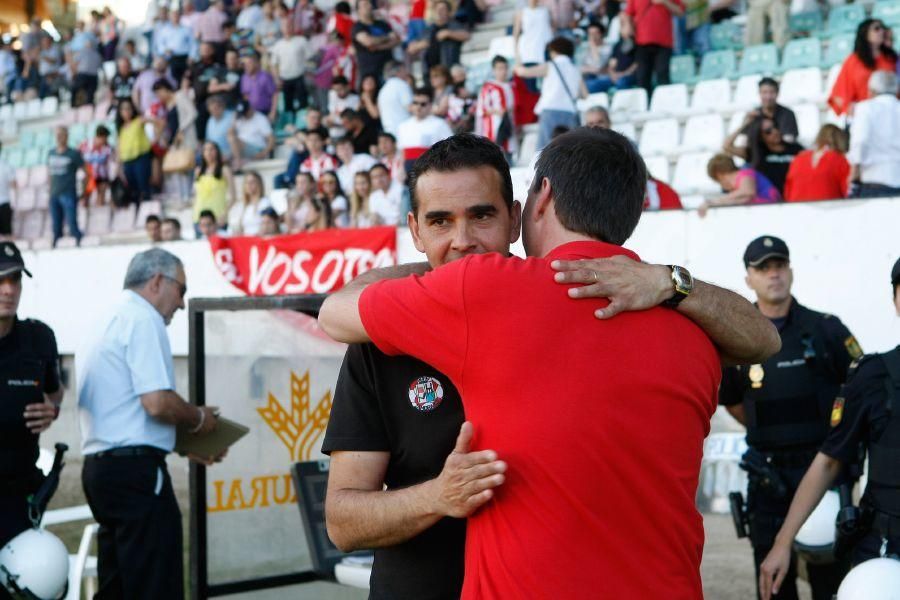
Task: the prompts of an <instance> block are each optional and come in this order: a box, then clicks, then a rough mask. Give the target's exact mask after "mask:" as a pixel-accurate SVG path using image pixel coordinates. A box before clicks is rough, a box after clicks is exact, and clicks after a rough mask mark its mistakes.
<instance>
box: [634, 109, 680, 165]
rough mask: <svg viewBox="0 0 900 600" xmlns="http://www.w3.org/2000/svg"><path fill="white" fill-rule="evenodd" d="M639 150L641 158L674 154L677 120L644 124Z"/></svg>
mask: <svg viewBox="0 0 900 600" xmlns="http://www.w3.org/2000/svg"><path fill="white" fill-rule="evenodd" d="M639 148H640V152H641V154H642V155H643V156H653V155H666V154H671V153H674V152H675V151H676V150H678V120H677V119H674V118H671V119H657V120H655V121H647V122H645V123H644V129H643V130H642V131H641V143H640V144H639Z"/></svg>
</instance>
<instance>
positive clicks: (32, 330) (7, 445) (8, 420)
mask: <svg viewBox="0 0 900 600" xmlns="http://www.w3.org/2000/svg"><path fill="white" fill-rule="evenodd" d="M16 271H21V272H23V273H25V274H26V275H28V276H29V277H30V276H31V274H30V273H29V272H28V271H27V270H26V269H25V267H24V264H23V263H22V257H21V254H19V251H18V249H17V248H16V247H15V245H13V244H12V243H9V242H4V243H0V278H2V277H5V276H6V275H9V274H10V273H13V272H16ZM59 386H60V382H59V354H58V352H57V350H56V338H55V337H54V335H53V331H52V330H51V329H50V328H49V327H47V326H46V325H45V324H43V323H41V322H40V321H35V320H32V319H26V320H19V319H18V318H16V320H15V321H14V323H13V326H12V329H11V330H10V332H9V333H8V334H7V335H5V336H3V337H2V338H0V546H3V544H5V543H6V542H7V541H9V540H10V539H12V538H14V537H15V536H16V535H18V534H19V533H21V532H23V531H25V530H26V529H28V528H29V527H31V521H30V520H29V519H28V507H27V504H26V499H27V497H28V496H29V495H30V494H32V493H33V492H35V491H36V490H37V488H38V487H39V486H40V484H41V482H42V481H43V475H42V474H41V472H40V471H39V470H38V468H37V466H35V462H36V461H37V458H38V455H39V448H38V435H37V434H34V433H31V431H29V430H28V428H27V427H26V425H25V406H27V405H28V404H37V403H41V402H44V394H53V393H55V392H56V391H57V390H59Z"/></svg>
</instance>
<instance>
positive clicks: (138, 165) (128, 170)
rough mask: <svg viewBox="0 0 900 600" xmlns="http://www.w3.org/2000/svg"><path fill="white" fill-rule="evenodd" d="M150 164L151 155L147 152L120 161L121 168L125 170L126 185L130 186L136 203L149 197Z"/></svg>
mask: <svg viewBox="0 0 900 600" xmlns="http://www.w3.org/2000/svg"><path fill="white" fill-rule="evenodd" d="M151 164H152V157H151V155H150V153H149V152H148V153H147V154H144V155H142V156H139V157H137V158H135V159H134V160H126V161H124V162H123V163H122V170H123V171H125V180H126V181H127V182H128V187H129V188H131V190H132V193H133V194H134V198H135V200H136V202H137V203H138V204H140V203H141V202H142V201H144V200H149V199H150V193H151V192H150V171H151Z"/></svg>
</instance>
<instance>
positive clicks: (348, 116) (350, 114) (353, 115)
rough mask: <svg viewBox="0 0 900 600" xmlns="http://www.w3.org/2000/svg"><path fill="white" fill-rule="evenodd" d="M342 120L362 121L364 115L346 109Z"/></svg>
mask: <svg viewBox="0 0 900 600" xmlns="http://www.w3.org/2000/svg"><path fill="white" fill-rule="evenodd" d="M341 118H342V119H350V120H351V121H352V120H355V119H362V115H361V114H359V111H356V110H353V109H352V108H345V109H344V110H342V111H341Z"/></svg>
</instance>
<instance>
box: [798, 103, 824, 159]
mask: <svg viewBox="0 0 900 600" xmlns="http://www.w3.org/2000/svg"><path fill="white" fill-rule="evenodd" d="M790 108H791V110H793V111H794V116H796V117H797V129H798V130H799V135H798V136H797V143H799V144H800V145H801V146H806V147H807V148H811V147H812V145H813V142H814V141H815V139H816V136H817V135H818V134H819V127H821V120H822V119H821V117H822V113H821V112H820V111H819V107H818V106H816V105H815V104H798V105H795V106H791V107H790Z"/></svg>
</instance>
